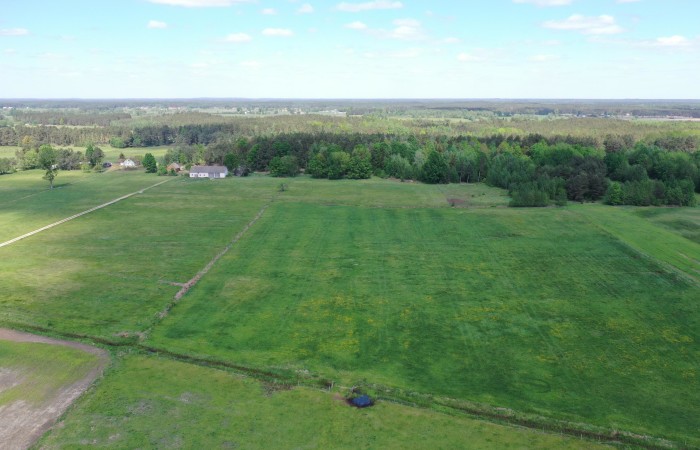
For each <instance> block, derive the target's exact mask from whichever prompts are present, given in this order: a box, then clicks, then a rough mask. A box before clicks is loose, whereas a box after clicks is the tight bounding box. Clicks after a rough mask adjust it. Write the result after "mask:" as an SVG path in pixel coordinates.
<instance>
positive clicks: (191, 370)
mask: <svg viewBox="0 0 700 450" xmlns="http://www.w3.org/2000/svg"><path fill="white" fill-rule="evenodd" d="M195 380H196V382H195ZM338 395H339V394H335V395H334V394H333V393H324V392H321V391H316V390H311V389H305V388H296V389H293V390H283V391H274V390H271V389H270V388H269V386H266V385H264V384H261V383H260V382H258V381H254V380H250V379H246V378H242V377H238V376H235V375H231V374H229V373H227V372H223V371H219V370H214V369H209V368H203V367H199V366H194V365H189V364H184V363H179V362H173V361H169V360H164V359H158V358H153V357H151V358H146V357H142V356H127V357H126V358H124V359H123V360H121V361H120V362H119V363H118V366H117V367H116V368H115V369H114V370H113V371H112V372H111V373H110V374H109V375H108V376H107V377H106V378H105V379H104V380H102V382H101V383H100V385H99V388H98V389H95V390H92V391H91V392H89V393H88V394H87V395H86V396H85V397H84V398H82V399H81V400H80V401H79V403H78V406H77V408H74V409H73V410H72V411H71V412H70V413H69V414H68V415H67V416H66V417H65V419H64V420H63V422H62V423H61V424H60V426H59V427H56V428H55V429H54V430H53V431H52V432H51V433H49V434H48V435H47V436H45V438H44V439H43V440H42V441H41V442H40V443H39V446H40V447H41V448H47V449H53V448H67V447H70V448H78V447H85V446H93V447H94V446H99V447H107V448H318V449H326V448H426V449H427V448H430V449H435V448H462V447H464V446H468V447H469V448H474V449H481V448H495V447H497V448H503V449H507V448H562V449H569V448H570V449H574V448H581V449H583V448H586V449H588V448H598V446H597V445H595V444H593V443H591V442H585V441H579V440H577V439H572V438H563V437H559V436H555V435H547V434H541V433H538V432H535V431H532V430H527V429H517V428H511V427H504V426H501V425H496V424H491V423H486V422H481V421H474V420H470V419H467V418H461V417H451V416H448V415H444V414H440V413H435V412H431V411H428V410H419V409H414V408H409V407H405V406H400V405H394V404H391V403H386V402H383V403H379V404H378V405H376V406H375V407H373V408H369V409H366V410H357V409H354V408H350V407H348V406H347V405H345V404H344V403H343V402H342V400H341V399H339V398H338Z"/></svg>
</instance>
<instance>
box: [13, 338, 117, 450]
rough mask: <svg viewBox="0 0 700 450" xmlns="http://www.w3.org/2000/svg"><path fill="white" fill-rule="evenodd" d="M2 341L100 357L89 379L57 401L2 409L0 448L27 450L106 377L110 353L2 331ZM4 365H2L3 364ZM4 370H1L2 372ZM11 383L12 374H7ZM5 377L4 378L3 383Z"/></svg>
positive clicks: (68, 389)
mask: <svg viewBox="0 0 700 450" xmlns="http://www.w3.org/2000/svg"><path fill="white" fill-rule="evenodd" d="M0 339H3V340H7V341H13V342H36V343H43V344H49V345H63V346H66V347H72V348H76V349H79V350H83V351H86V352H88V353H92V354H93V355H97V356H98V364H97V366H96V367H95V368H93V369H92V370H91V371H90V372H89V373H88V374H87V375H86V376H85V377H83V378H82V379H80V380H78V381H76V382H75V383H73V384H70V385H68V386H64V387H63V388H62V389H61V390H59V391H58V392H56V394H55V395H54V397H53V398H51V399H50V400H48V401H46V402H45V403H43V404H42V405H40V406H38V407H37V406H35V405H32V404H30V403H27V402H25V401H23V400H18V401H15V402H13V403H9V404H7V405H3V406H0V448H2V449H7V450H14V449H26V448H28V447H29V446H31V445H32V444H33V443H34V442H36V440H37V439H39V438H40V437H41V436H42V435H43V434H44V433H45V432H46V431H47V430H48V429H49V428H51V426H52V425H53V424H54V423H55V422H56V419H58V417H60V416H61V414H63V413H64V411H65V410H66V409H67V408H68V407H69V406H70V405H71V403H73V402H74V401H75V400H76V399H77V398H78V397H79V396H80V394H82V393H83V392H84V391H85V390H86V389H87V388H88V387H89V386H90V385H91V384H92V382H93V381H94V380H95V379H96V378H97V377H98V376H100V375H101V374H102V371H103V370H104V368H105V366H106V365H107V363H108V362H109V356H108V354H107V352H106V351H104V350H102V349H99V348H96V347H91V346H89V345H85V344H80V343H78V342H70V341H61V340H58V339H51V338H47V337H44V336H36V335H33V334H29V333H22V332H19V331H14V330H8V329H5V328H0ZM0 364H1V362H0ZM1 369H2V367H1V366H0V370H1ZM7 375H9V376H7V377H5V378H6V379H7V380H11V378H12V377H11V373H10V372H8V373H7ZM2 378H3V377H0V380H1V379H2ZM0 387H1V386H0Z"/></svg>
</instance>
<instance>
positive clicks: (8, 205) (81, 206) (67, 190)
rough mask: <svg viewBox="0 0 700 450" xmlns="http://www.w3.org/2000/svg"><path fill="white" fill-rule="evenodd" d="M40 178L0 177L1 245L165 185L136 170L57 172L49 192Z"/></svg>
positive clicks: (33, 174)
mask: <svg viewBox="0 0 700 450" xmlns="http://www.w3.org/2000/svg"><path fill="white" fill-rule="evenodd" d="M42 175H43V172H42V171H40V170H28V171H24V172H18V173H14V174H11V175H3V176H1V177H0V242H4V241H6V240H8V239H12V238H14V237H17V236H19V235H22V234H24V233H27V232H29V231H32V230H35V229H37V228H41V227H43V226H45V225H48V224H50V223H53V222H55V221H57V220H60V219H63V218H65V217H69V216H71V215H73V214H76V213H79V212H81V211H85V210H87V209H90V208H92V207H95V206H97V205H100V204H102V203H105V202H108V201H110V200H113V199H115V198H118V197H121V196H122V195H125V194H129V193H131V192H135V191H138V190H139V189H143V188H145V187H148V186H152V185H154V184H156V183H158V182H159V181H164V178H158V177H155V176H153V175H150V174H148V175H147V174H145V173H143V171H136V170H135V171H123V170H114V171H109V172H104V173H85V172H82V171H79V170H74V171H63V172H59V174H58V176H57V177H56V180H55V182H54V190H53V191H51V190H49V183H48V182H47V181H46V180H43V179H42Z"/></svg>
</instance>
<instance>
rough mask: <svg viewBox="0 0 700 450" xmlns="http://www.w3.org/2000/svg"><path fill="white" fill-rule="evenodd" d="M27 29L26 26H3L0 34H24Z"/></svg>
mask: <svg viewBox="0 0 700 450" xmlns="http://www.w3.org/2000/svg"><path fill="white" fill-rule="evenodd" d="M28 34H29V30H27V29H26V28H5V29H3V30H0V36H26V35H28Z"/></svg>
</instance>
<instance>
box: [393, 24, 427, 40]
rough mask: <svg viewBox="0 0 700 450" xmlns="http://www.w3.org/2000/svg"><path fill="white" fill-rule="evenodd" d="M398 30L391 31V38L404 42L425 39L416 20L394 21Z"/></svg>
mask: <svg viewBox="0 0 700 450" xmlns="http://www.w3.org/2000/svg"><path fill="white" fill-rule="evenodd" d="M394 25H396V28H394V29H393V30H391V32H390V33H389V37H391V38H394V39H402V40H409V41H410V40H418V39H423V38H424V37H425V34H424V33H423V29H422V28H421V24H420V22H419V21H417V20H414V19H397V20H394Z"/></svg>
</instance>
